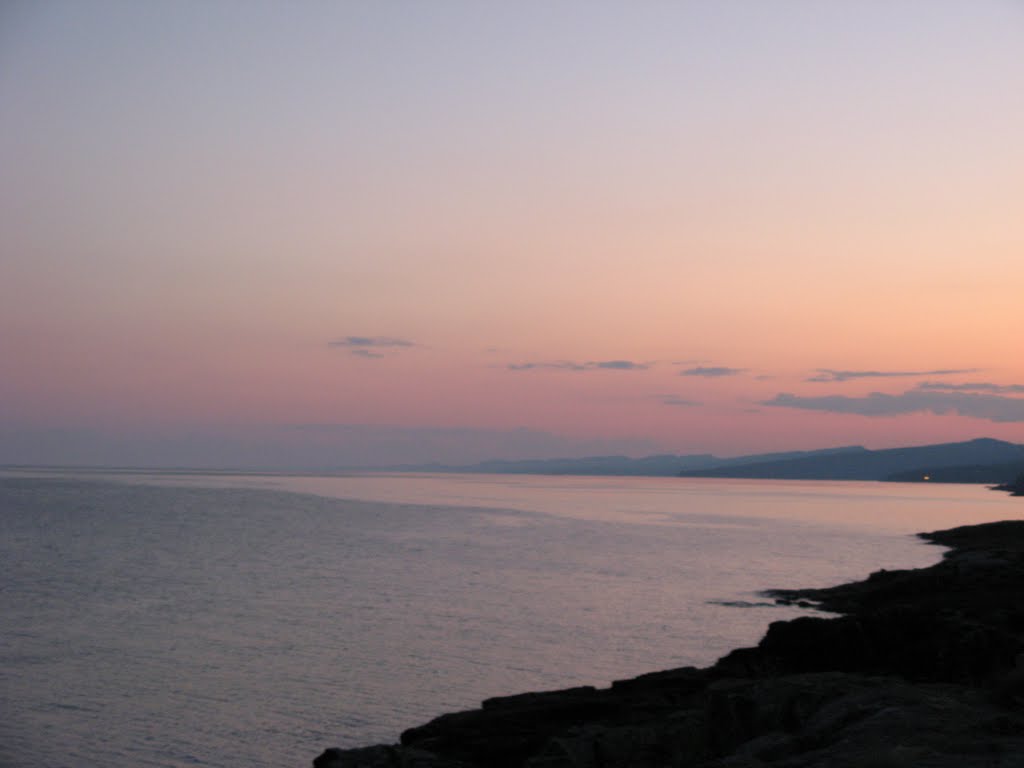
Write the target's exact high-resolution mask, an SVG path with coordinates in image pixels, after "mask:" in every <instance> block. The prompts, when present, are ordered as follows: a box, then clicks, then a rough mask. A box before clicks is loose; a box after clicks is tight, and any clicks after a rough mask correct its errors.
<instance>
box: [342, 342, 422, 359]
mask: <svg viewBox="0 0 1024 768" xmlns="http://www.w3.org/2000/svg"><path fill="white" fill-rule="evenodd" d="M327 346H328V347H333V348H335V349H347V350H348V352H349V354H350V355H353V356H355V357H362V358H365V359H368V360H374V359H377V358H381V357H384V353H383V352H378V351H377V350H385V351H391V352H398V351H401V350H403V349H409V348H410V347H415V346H417V345H416V344H415V343H414V342H411V341H409V340H408V339H398V338H395V337H394V336H345V337H343V338H340V339H332V340H331V341H328V342H327Z"/></svg>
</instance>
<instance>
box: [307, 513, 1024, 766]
mask: <svg viewBox="0 0 1024 768" xmlns="http://www.w3.org/2000/svg"><path fill="white" fill-rule="evenodd" d="M919 535H920V536H921V538H923V539H925V540H926V541H929V542H932V543H934V544H937V545H941V546H945V547H948V548H949V551H948V552H946V553H945V555H944V557H943V559H942V561H941V562H939V563H937V564H935V565H933V566H931V567H928V568H921V569H914V570H897V571H885V570H883V571H878V572H876V573H873V574H871V575H870V576H869V577H868V578H867V579H866V580H864V581H860V582H855V583H850V584H843V585H840V586H836V587H830V588H824V589H801V590H785V591H781V590H774V591H768V592H766V594H768V595H770V596H771V597H773V598H774V599H775V600H777V601H780V602H785V603H797V604H802V605H807V606H813V607H816V608H820V609H821V610H822V611H827V612H831V613H833V614H838V615H831V616H830V615H825V614H823V615H821V616H804V617H801V618H797V619H794V620H791V621H779V622H774V623H773V624H771V625H770V626H769V628H768V631H767V633H766V634H765V636H764V638H763V639H762V640H761V641H760V643H758V645H757V646H756V647H753V648H742V649H738V650H735V651H732V652H731V653H729V654H728V655H726V656H724V657H723V658H721V659H720V660H719V661H718V662H717V663H715V664H714V665H713V666H711V667H706V668H702V669H698V668H695V667H683V668H679V669H672V670H666V671H662V672H653V673H650V674H646V675H641V676H640V677H637V678H633V679H630V680H622V681H618V682H615V683H613V684H612V685H611V687H609V688H593V687H589V686H584V687H579V688H572V689H568V690H560V691H547V692H540V693H524V694H520V695H516V696H506V697H501V698H494V699H488V700H487V701H484V702H483V704H482V706H481V708H480V709H476V710H471V711H467V712H457V713H452V714H446V715H442V716H440V717H438V718H436V719H434V720H432V721H430V722H429V723H426V724H425V725H421V726H418V727H415V728H410V729H409V730H406V731H405V732H404V733H402V735H401V743H400V744H396V745H377V746H371V747H365V748H361V749H350V750H340V749H329V750H326V751H325V752H324V753H323V754H321V755H320V756H319V757H317V758H316V759H315V760H314V761H313V765H314V766H315V768H520V767H522V768H627V767H628V768H669V767H671V768H686V767H688V766H700V767H701V768H726V766H728V767H730V768H758V767H761V766H776V767H778V768H818V767H821V768H824V767H825V766H829V767H830V768H831V767H833V766H834V767H835V768H902V767H904V766H906V767H907V768H910V766H925V767H929V768H954V767H955V768H982V767H983V766H984V768H1024V520H1020V521H1018V520H1013V521H1005V522H997V523H987V524H982V525H974V526H964V527H959V528H953V529H950V530H945V531H937V532H933V533H924V534H919Z"/></svg>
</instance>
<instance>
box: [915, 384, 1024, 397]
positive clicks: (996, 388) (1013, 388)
mask: <svg viewBox="0 0 1024 768" xmlns="http://www.w3.org/2000/svg"><path fill="white" fill-rule="evenodd" d="M917 388H918V389H921V390H927V391H936V390H937V391H942V392H988V393H990V394H993V395H1024V384H990V383H988V382H983V381H973V382H966V383H964V384H946V383H945V382H942V381H924V382H921V383H920V384H918V385H917Z"/></svg>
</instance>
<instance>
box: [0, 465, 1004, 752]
mask: <svg viewBox="0 0 1024 768" xmlns="http://www.w3.org/2000/svg"><path fill="white" fill-rule="evenodd" d="M1022 511H1024V504H1022V502H1021V500H1020V499H1011V498H1009V497H1007V496H1004V495H1002V494H997V493H992V492H990V491H987V490H985V489H983V488H980V487H975V486H928V485H890V484H869V483H814V482H760V481H725V480H679V479H671V478H563V477H559V478H551V477H536V476H480V475H463V476H459V475H364V476H352V477H290V476H271V475H242V476H232V475H185V474H173V473H158V474H132V473H123V474H113V475H111V474H98V473H91V474H88V475H81V474H79V475H77V476H71V475H66V474H63V475H62V474H60V473H55V472H50V473H36V474H31V473H24V472H23V473H15V472H6V473H3V474H2V475H0V765H3V766H5V768H18V767H20V766H26V767H27V766H33V768H37V767H38V766H47V767H48V766H74V767H75V768H82V767H87V766H104V767H105V768H129V767H131V768H137V767H138V766H218V767H223V768H229V767H230V768H236V767H237V766H250V767H257V768H258V767H260V766H267V767H269V766H274V768H288V767H289V766H295V767H296V768H298V767H299V766H303V767H306V766H308V765H309V764H310V761H311V760H312V758H313V757H314V756H316V755H317V754H318V753H319V752H320V751H321V750H322V749H323V748H325V747H328V746H356V745H361V744H366V743H372V742H378V741H385V742H391V741H394V740H395V739H396V738H397V736H398V734H399V732H400V730H401V729H403V728H405V727H408V726H411V725H416V724H420V723H422V722H424V721H426V720H427V719H429V718H431V717H433V716H435V715H438V714H441V713H442V712H445V711H451V710H455V709H461V708H468V707H472V706H475V705H476V704H478V702H479V701H480V700H481V699H483V698H486V697H489V696H496V695H502V694H510V693H516V692H521V691H525V690H531V689H532V690H537V689H545V688H557V687H564V686H571V685H580V684H595V685H607V684H608V683H610V682H611V681H612V680H614V679H619V678H624V677H629V676H633V675H637V674H640V673H643V672H647V671H651V670H655V669H662V668H668V667H674V666H682V665H688V664H694V665H705V664H709V663H711V662H713V661H714V660H715V659H716V658H718V657H719V656H721V655H722V654H724V653H725V652H727V651H728V650H730V649H731V648H733V647H737V646H742V645H751V644H753V643H755V642H756V641H757V640H758V638H759V637H760V636H761V634H762V633H763V632H764V629H765V627H766V626H767V624H768V623H769V622H771V621H774V620H777V619H785V618H789V617H792V616H794V615H796V609H792V608H784V607H779V606H774V605H770V604H768V603H767V601H765V600H764V599H763V598H761V597H760V596H759V595H758V590H760V589H763V588H767V587H799V586H824V585H827V584H834V583H837V582H840V581H845V580H849V579H854V578H860V577H863V576H865V575H867V574H868V573H869V572H871V571H872V570H877V569H878V568H881V567H888V568H894V567H911V566H922V565H926V564H929V563H931V562H934V561H936V560H937V559H938V558H939V556H940V554H941V551H940V550H939V549H937V548H936V547H932V546H928V545H925V544H922V543H920V542H919V541H917V540H916V539H914V538H913V537H912V536H911V535H910V534H911V533H913V532H915V531H920V530H934V529H938V528H943V527H949V526H953V525H960V524H966V523H975V522H982V521H987V520H996V519H1006V518H1011V517H1019V516H1020V515H1021V512H1022Z"/></svg>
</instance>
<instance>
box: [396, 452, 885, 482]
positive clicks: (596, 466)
mask: <svg viewBox="0 0 1024 768" xmlns="http://www.w3.org/2000/svg"><path fill="white" fill-rule="evenodd" d="M864 450H866V449H865V448H862V447H860V446H847V447H842V448H825V449H823V450H819V451H786V452H784V453H761V454H754V455H750V456H738V457H735V458H729V459H723V458H719V457H717V456H714V455H712V454H710V453H698V454H683V455H674V454H657V455H654V456H645V457H643V458H640V459H634V458H630V457H629V456H584V457H581V458H571V459H521V460H517V461H506V460H491V461H481V462H479V463H477V464H465V465H446V464H405V465H401V466H397V467H389V469H392V470H394V471H400V472H468V473H486V474H495V475H626V476H630V475H632V476H650V477H675V476H677V475H679V473H680V471H681V470H710V469H715V468H722V467H736V466H742V465H746V464H752V463H758V462H766V461H782V460H788V459H795V458H799V457H804V456H826V455H832V454H835V453H848V452H859V451H864Z"/></svg>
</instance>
